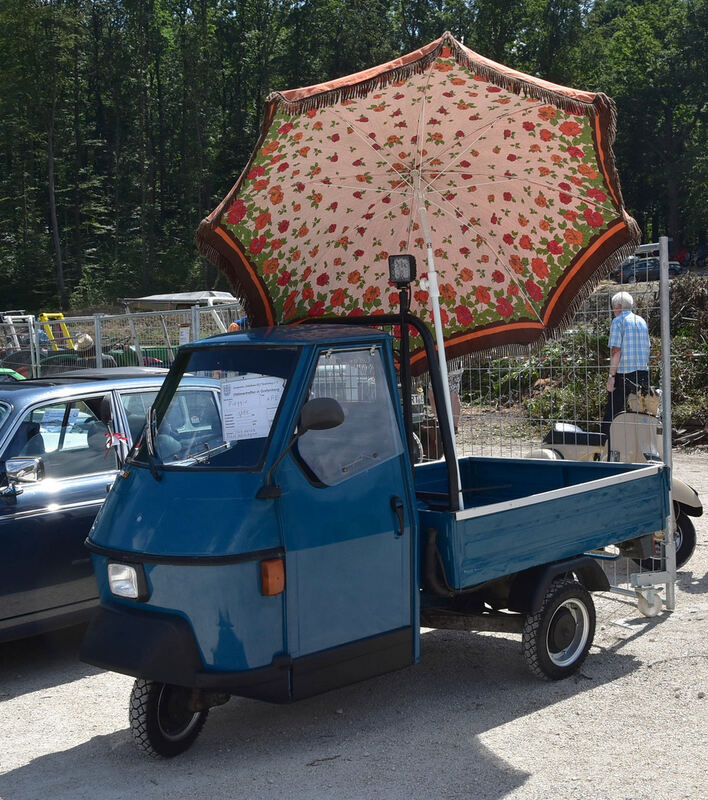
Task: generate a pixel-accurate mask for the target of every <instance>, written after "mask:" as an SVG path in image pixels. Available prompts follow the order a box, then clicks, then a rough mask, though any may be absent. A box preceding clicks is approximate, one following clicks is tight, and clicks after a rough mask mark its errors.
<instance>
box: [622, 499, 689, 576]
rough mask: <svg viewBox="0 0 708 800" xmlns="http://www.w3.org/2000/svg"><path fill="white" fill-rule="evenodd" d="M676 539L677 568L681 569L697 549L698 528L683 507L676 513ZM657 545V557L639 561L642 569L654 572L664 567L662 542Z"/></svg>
mask: <svg viewBox="0 0 708 800" xmlns="http://www.w3.org/2000/svg"><path fill="white" fill-rule="evenodd" d="M674 540H675V542H676V569H681V567H683V566H684V564H686V563H687V562H688V560H689V559H690V558H691V556H692V555H693V551H694V550H695V549H696V529H695V527H694V525H693V522H691V518H690V517H689V516H688V514H686V512H685V511H684V510H683V509H678V514H677V515H676V530H675V532H674ZM656 547H657V551H658V552H657V556H656V557H654V558H643V559H641V560H640V561H637V564H640V565H641V566H642V569H646V570H650V571H652V572H655V571H657V570H661V569H663V567H664V563H663V558H662V556H661V553H660V550H661V544H659V543H658V542H657V545H656ZM635 560H636V559H635Z"/></svg>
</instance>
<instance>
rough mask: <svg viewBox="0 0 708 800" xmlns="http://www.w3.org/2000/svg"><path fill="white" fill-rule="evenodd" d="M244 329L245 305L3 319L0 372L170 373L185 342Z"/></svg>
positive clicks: (37, 374) (38, 374) (0, 323)
mask: <svg viewBox="0 0 708 800" xmlns="http://www.w3.org/2000/svg"><path fill="white" fill-rule="evenodd" d="M234 322H237V323H239V324H240V327H243V326H244V325H245V316H244V309H243V306H242V305H241V303H228V304H220V305H213V306H193V307H192V308H189V309H186V310H174V311H149V312H141V313H134V314H96V315H94V316H90V317H88V316H87V317H66V318H64V316H63V315H62V314H40V315H39V316H38V317H34V316H31V315H25V314H20V313H16V314H13V313H6V314H3V315H2V317H1V321H0V342H2V347H1V348H0V366H3V367H8V368H11V369H14V370H16V371H17V372H19V373H20V374H22V375H24V376H25V377H47V376H49V375H56V374H58V373H61V372H67V371H69V370H74V369H82V368H87V367H88V368H91V367H99V366H103V367H137V366H147V367H169V366H170V364H172V362H173V361H174V358H175V355H176V353H177V348H178V347H179V346H180V345H181V344H185V343H186V342H191V341H196V340H197V339H203V338H205V337H207V336H213V335H215V334H218V333H224V332H225V331H227V330H228V329H229V326H230V325H231V324H232V323H234Z"/></svg>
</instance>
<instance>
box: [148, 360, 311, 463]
mask: <svg viewBox="0 0 708 800" xmlns="http://www.w3.org/2000/svg"><path fill="white" fill-rule="evenodd" d="M296 358H297V350H296V349H294V348H272V347H269V348H265V347H259V348H257V347H239V348H234V347H228V348H227V347H223V348H215V347H209V348H205V349H203V350H194V351H191V352H189V351H188V352H187V353H183V354H182V355H181V356H180V359H179V361H178V363H177V365H176V370H177V374H178V376H179V379H178V382H175V376H170V378H169V380H168V381H167V382H166V384H165V389H164V391H163V392H161V393H160V395H159V396H158V398H157V399H156V401H155V419H156V421H157V422H156V426H155V429H154V435H153V437H152V441H153V447H154V450H155V458H156V459H157V461H158V462H161V463H163V464H169V465H174V466H182V467H204V466H209V467H226V468H236V469H254V468H256V467H257V466H258V465H259V464H260V463H261V461H262V460H263V457H264V456H265V449H266V445H267V444H268V441H269V439H270V435H271V429H272V427H273V421H274V419H275V417H276V414H277V413H278V409H279V408H280V405H281V403H282V399H283V397H284V395H285V390H286V388H287V384H288V381H289V379H290V376H291V374H292V371H293V367H294V365H295V360H296ZM200 379H201V381H202V382H203V383H202V385H199V384H200ZM137 460H138V461H140V462H146V461H149V457H148V452H147V441H145V442H142V443H141V445H140V448H139V452H138V459H137Z"/></svg>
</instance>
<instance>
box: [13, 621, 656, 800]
mask: <svg viewBox="0 0 708 800" xmlns="http://www.w3.org/2000/svg"><path fill="white" fill-rule="evenodd" d="M643 629H644V630H645V629H646V628H643ZM422 640H423V641H422V651H423V652H422V660H421V663H420V664H418V665H416V666H414V667H410V668H408V669H406V670H402V671H400V672H397V673H392V674H390V675H385V676H383V677H381V678H377V679H373V680H370V681H367V682H364V683H360V684H356V685H354V686H349V687H346V688H344V689H340V690H337V691H334V692H329V693H328V694H325V695H321V696H319V697H315V698H312V699H310V700H306V701H302V702H300V703H296V704H293V705H290V706H274V705H268V704H265V703H259V702H256V701H251V700H243V699H237V698H234V699H232V700H231V701H230V702H229V703H228V704H227V705H225V706H222V707H220V708H217V709H214V710H212V712H211V714H210V718H209V720H208V721H207V724H206V727H205V729H204V731H203V732H202V734H201V736H200V738H199V739H198V740H197V742H196V743H195V745H194V746H193V747H192V749H191V750H190V751H188V752H187V753H185V754H184V755H182V756H180V757H178V758H176V759H172V760H170V761H153V760H151V759H148V758H147V757H144V756H142V755H141V754H139V753H138V752H137V750H136V749H135V747H134V745H133V743H132V739H131V736H130V732H129V730H128V729H127V728H123V725H124V719H125V717H123V718H122V719H119V720H118V719H117V720H116V725H117V726H120V727H121V729H120V730H117V731H116V732H114V733H111V734H109V735H105V736H96V737H94V738H92V739H91V740H89V741H87V742H85V743H83V744H81V745H79V746H77V747H73V748H70V749H68V750H65V751H63V752H54V753H51V754H49V755H46V756H43V757H40V758H37V759H34V760H33V761H32V762H31V763H29V764H27V765H26V766H24V767H21V768H19V769H16V770H13V771H11V772H9V773H7V774H5V775H4V776H2V777H0V796H1V797H3V798H13V799H14V798H18V799H20V798H36V797H38V796H40V795H41V796H49V797H52V798H53V800H61V799H62V798H71V800H82V798H92V800H93V798H95V797H97V796H100V798H101V800H112V799H113V798H126V797H141V798H143V799H145V798H148V799H149V798H155V799H157V798H166V797H169V798H171V799H172V798H201V797H208V798H209V800H218V799H219V798H229V800H235V799H236V798H248V800H258V799H259V798H271V797H272V798H282V797H284V796H287V797H293V798H307V800H317V799H318V798H327V800H331V799H332V798H334V797H342V798H347V800H356V799H357V798H381V799H382V800H397V798H406V800H410V799H413V798H425V800H428V798H430V797H434V796H440V797H444V798H445V799H446V800H454V799H455V798H460V800H462V798H464V800H468V798H469V797H475V798H478V800H487V799H489V800H492V799H494V800H496V798H502V797H504V796H506V795H507V794H509V793H510V792H512V791H513V790H514V789H516V788H517V787H519V786H521V785H523V784H524V783H525V781H526V780H527V778H528V775H527V774H526V773H525V772H522V771H519V770H517V769H515V768H512V767H511V766H510V765H509V764H507V763H506V762H505V761H503V760H502V759H500V758H499V757H498V756H496V755H495V754H494V752H492V751H491V750H490V749H489V748H487V747H485V745H484V744H483V743H482V741H481V740H480V736H481V735H482V734H484V733H485V732H486V731H490V730H492V729H495V728H498V727H499V726H503V725H505V724H507V723H509V722H511V721H513V720H515V719H517V718H519V717H523V716H525V715H527V714H530V713H533V712H535V711H539V710H542V709H545V708H548V707H551V706H553V705H554V704H557V703H562V702H563V701H564V700H566V699H568V698H570V697H573V696H575V695H577V694H579V693H582V692H585V691H588V690H592V689H594V688H596V687H597V686H598V685H599V684H601V683H602V684H606V683H608V682H610V681H613V680H617V679H619V678H621V677H623V676H625V675H627V674H628V673H630V672H632V671H634V670H635V669H636V668H637V666H638V662H637V661H636V660H635V659H634V658H633V657H632V656H629V655H626V654H623V653H622V652H621V651H620V649H618V648H609V650H608V651H600V652H598V651H597V650H596V649H594V650H593V651H592V652H591V655H590V656H589V658H588V661H587V662H586V663H585V665H583V667H582V669H581V670H580V672H579V673H578V674H576V675H575V676H573V677H571V678H569V679H567V680H565V681H559V682H552V683H545V682H542V681H538V680H536V679H534V678H532V677H531V676H530V675H529V674H528V673H527V671H526V668H525V665H524V663H523V660H522V658H521V654H520V646H519V639H518V638H502V637H498V636H489V635H481V634H466V633H459V632H453V631H431V632H429V633H426V634H424V635H423V637H422ZM76 669H77V671H79V672H80V671H81V669H82V668H81V667H76ZM127 700H128V698H127V696H126V704H127ZM77 713H80V711H79V712H77ZM519 746H533V742H523V743H522V742H520V743H519ZM77 765H80V769H77ZM433 787H434V788H433Z"/></svg>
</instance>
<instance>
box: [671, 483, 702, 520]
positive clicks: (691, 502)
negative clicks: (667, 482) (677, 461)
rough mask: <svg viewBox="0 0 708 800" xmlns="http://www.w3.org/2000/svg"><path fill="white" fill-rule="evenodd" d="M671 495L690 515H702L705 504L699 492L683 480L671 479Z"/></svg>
mask: <svg viewBox="0 0 708 800" xmlns="http://www.w3.org/2000/svg"><path fill="white" fill-rule="evenodd" d="M671 496H672V498H673V500H674V503H678V504H679V506H680V507H681V510H682V511H683V512H684V513H685V514H688V515H689V516H690V517H700V516H701V515H702V514H703V504H702V503H701V500H700V498H699V497H698V492H697V491H696V490H695V489H694V488H693V487H691V486H689V485H688V484H687V483H684V482H683V481H682V480H679V479H678V478H672V479H671Z"/></svg>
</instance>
